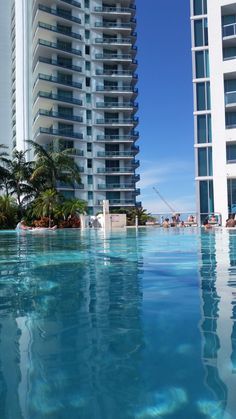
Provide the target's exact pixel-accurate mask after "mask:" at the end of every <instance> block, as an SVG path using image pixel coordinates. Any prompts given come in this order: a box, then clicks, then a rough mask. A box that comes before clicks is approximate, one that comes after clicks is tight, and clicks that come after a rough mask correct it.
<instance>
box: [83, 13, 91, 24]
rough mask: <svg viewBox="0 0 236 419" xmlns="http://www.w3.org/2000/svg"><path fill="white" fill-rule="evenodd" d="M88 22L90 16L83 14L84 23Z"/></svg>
mask: <svg viewBox="0 0 236 419" xmlns="http://www.w3.org/2000/svg"><path fill="white" fill-rule="evenodd" d="M89 22H90V16H89V15H85V16H84V23H89Z"/></svg>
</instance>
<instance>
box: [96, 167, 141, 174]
mask: <svg viewBox="0 0 236 419" xmlns="http://www.w3.org/2000/svg"><path fill="white" fill-rule="evenodd" d="M133 171H134V167H99V168H98V169H97V173H133Z"/></svg>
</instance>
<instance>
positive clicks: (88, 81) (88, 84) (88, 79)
mask: <svg viewBox="0 0 236 419" xmlns="http://www.w3.org/2000/svg"><path fill="white" fill-rule="evenodd" d="M90 83H91V79H90V77H86V79H85V84H86V87H90Z"/></svg>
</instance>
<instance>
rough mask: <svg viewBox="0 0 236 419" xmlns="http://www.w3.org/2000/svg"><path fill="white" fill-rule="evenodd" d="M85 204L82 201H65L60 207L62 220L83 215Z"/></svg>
mask: <svg viewBox="0 0 236 419" xmlns="http://www.w3.org/2000/svg"><path fill="white" fill-rule="evenodd" d="M86 208H87V203H86V202H85V201H83V200H82V199H77V198H75V199H70V200H68V201H65V202H64V203H63V204H62V206H61V211H62V214H63V216H64V218H66V219H68V217H73V216H76V215H78V214H85V211H86Z"/></svg>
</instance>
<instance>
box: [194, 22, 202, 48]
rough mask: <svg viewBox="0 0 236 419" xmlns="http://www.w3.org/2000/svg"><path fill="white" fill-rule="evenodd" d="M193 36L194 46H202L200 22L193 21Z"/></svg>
mask: <svg viewBox="0 0 236 419" xmlns="http://www.w3.org/2000/svg"><path fill="white" fill-rule="evenodd" d="M194 36H195V46H196V47H201V46H203V45H204V44H203V30H202V20H195V21H194Z"/></svg>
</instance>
